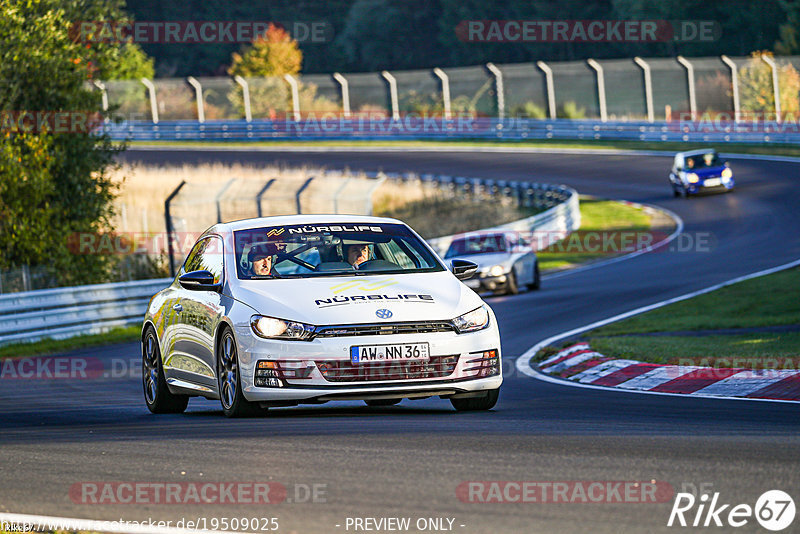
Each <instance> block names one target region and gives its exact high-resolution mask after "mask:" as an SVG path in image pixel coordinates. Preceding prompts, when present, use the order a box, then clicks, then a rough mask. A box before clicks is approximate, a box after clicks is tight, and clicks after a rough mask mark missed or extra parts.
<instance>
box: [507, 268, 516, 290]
mask: <svg viewBox="0 0 800 534" xmlns="http://www.w3.org/2000/svg"><path fill="white" fill-rule="evenodd" d="M517 293H519V285H517V275H516V273H514V269H511V271H510V272H509V273H508V280H507V281H506V295H516V294H517Z"/></svg>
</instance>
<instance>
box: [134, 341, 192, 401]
mask: <svg viewBox="0 0 800 534" xmlns="http://www.w3.org/2000/svg"><path fill="white" fill-rule="evenodd" d="M142 386H143V387H144V402H145V404H147V409H148V410H150V411H151V412H152V413H182V412H183V411H184V410H186V406H187V405H188V404H189V397H188V396H187V395H175V394H174V393H172V392H171V391H170V390H169V386H167V379H166V378H165V377H164V366H163V365H162V362H161V349H160V348H159V347H158V339H157V338H156V332H155V330H153V327H152V326H148V327H147V330H145V333H144V337H143V338H142Z"/></svg>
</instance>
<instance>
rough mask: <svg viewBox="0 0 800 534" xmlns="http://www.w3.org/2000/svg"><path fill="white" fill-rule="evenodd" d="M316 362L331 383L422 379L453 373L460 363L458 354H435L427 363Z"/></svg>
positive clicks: (442, 376) (441, 376)
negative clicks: (356, 363)
mask: <svg viewBox="0 0 800 534" xmlns="http://www.w3.org/2000/svg"><path fill="white" fill-rule="evenodd" d="M316 364H317V367H318V368H319V370H320V372H321V373H322V376H323V377H324V378H325V380H327V381H328V382H367V381H370V382H371V381H379V380H419V379H422V378H444V377H446V376H450V375H451V374H453V371H455V369H456V365H458V354H455V355H452V356H431V358H430V360H429V361H427V362H401V361H394V362H374V363H367V364H360V365H353V364H352V363H350V361H348V360H326V361H318V362H316Z"/></svg>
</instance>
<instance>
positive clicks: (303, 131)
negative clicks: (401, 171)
mask: <svg viewBox="0 0 800 534" xmlns="http://www.w3.org/2000/svg"><path fill="white" fill-rule="evenodd" d="M107 131H108V133H109V134H110V135H111V137H112V138H113V139H115V140H119V141H122V140H132V141H270V140H284V141H285V140H294V141H310V140H344V139H353V140H381V139H404V140H424V139H431V140H449V139H486V140H490V139H494V140H497V139H506V140H514V141H522V140H526V139H537V140H541V139H587V140H610V141H651V142H661V141H672V142H675V141H684V142H697V143H722V142H731V143H777V144H796V143H800V124H798V123H796V122H775V121H772V122H741V121H740V122H734V121H724V122H722V121H712V120H709V121H703V120H700V121H670V122H666V121H661V122H647V121H602V120H591V119H580V120H571V119H522V118H510V119H496V118H472V117H464V118H453V119H449V120H446V119H442V118H421V117H405V118H401V119H398V120H393V119H391V118H376V119H341V118H336V119H331V122H330V123H329V125H326V123H324V122H323V121H321V120H319V119H312V120H299V121H295V120H253V121H251V122H247V121H245V120H232V121H230V120H226V121H206V122H205V123H202V124H200V123H198V122H196V121H191V120H180V121H162V122H159V123H158V124H153V123H152V122H149V121H136V122H133V121H131V122H124V123H119V124H112V123H109V124H108V125H107Z"/></svg>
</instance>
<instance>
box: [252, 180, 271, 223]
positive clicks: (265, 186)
mask: <svg viewBox="0 0 800 534" xmlns="http://www.w3.org/2000/svg"><path fill="white" fill-rule="evenodd" d="M274 183H275V178H270V179H269V180H267V183H266V184H264V187H262V188H261V191H259V192H258V194H257V195H256V209H257V210H258V216H259V217H263V216H264V215H263V214H262V211H261V197H263V196H264V193H266V192H267V189H269V188H270V186H272V184H274Z"/></svg>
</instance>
